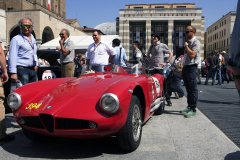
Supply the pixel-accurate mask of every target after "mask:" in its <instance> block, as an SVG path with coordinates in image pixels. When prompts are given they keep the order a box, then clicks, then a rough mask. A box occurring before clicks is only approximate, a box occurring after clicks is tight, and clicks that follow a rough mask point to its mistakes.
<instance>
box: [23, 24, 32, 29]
mask: <svg viewBox="0 0 240 160" xmlns="http://www.w3.org/2000/svg"><path fill="white" fill-rule="evenodd" d="M21 27H22V28H25V27H27V28H30V27H32V25H23V24H22V25H21Z"/></svg>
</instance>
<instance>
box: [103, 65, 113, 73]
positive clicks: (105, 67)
mask: <svg viewBox="0 0 240 160" xmlns="http://www.w3.org/2000/svg"><path fill="white" fill-rule="evenodd" d="M111 70H112V66H104V71H107V72H109V71H111Z"/></svg>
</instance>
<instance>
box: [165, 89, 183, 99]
mask: <svg viewBox="0 0 240 160" xmlns="http://www.w3.org/2000/svg"><path fill="white" fill-rule="evenodd" d="M176 92H177V93H178V95H179V97H183V96H184V92H183V90H182V88H181V87H179V88H178V89H176ZM171 95H172V91H167V92H166V94H165V96H166V100H167V101H169V100H170V96H171Z"/></svg>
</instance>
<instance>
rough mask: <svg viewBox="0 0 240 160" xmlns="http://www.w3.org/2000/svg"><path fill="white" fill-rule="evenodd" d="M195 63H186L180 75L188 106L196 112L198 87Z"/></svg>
mask: <svg viewBox="0 0 240 160" xmlns="http://www.w3.org/2000/svg"><path fill="white" fill-rule="evenodd" d="M197 72H198V68H197V65H186V66H184V67H183V70H182V77H183V80H184V84H185V87H186V90H187V103H188V107H189V108H190V109H191V110H192V111H193V112H196V107H197V101H198V89H197V79H196V78H197Z"/></svg>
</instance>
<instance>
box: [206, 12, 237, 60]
mask: <svg viewBox="0 0 240 160" xmlns="http://www.w3.org/2000/svg"><path fill="white" fill-rule="evenodd" d="M235 19H236V11H231V12H229V13H227V14H226V15H225V16H223V17H222V18H220V19H219V20H218V21H216V22H215V23H213V24H212V25H211V26H210V27H208V28H207V39H206V53H207V57H208V56H210V54H211V52H212V51H214V50H218V51H220V52H221V51H226V52H227V54H229V53H230V48H231V37H232V31H233V27H234V23H235Z"/></svg>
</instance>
